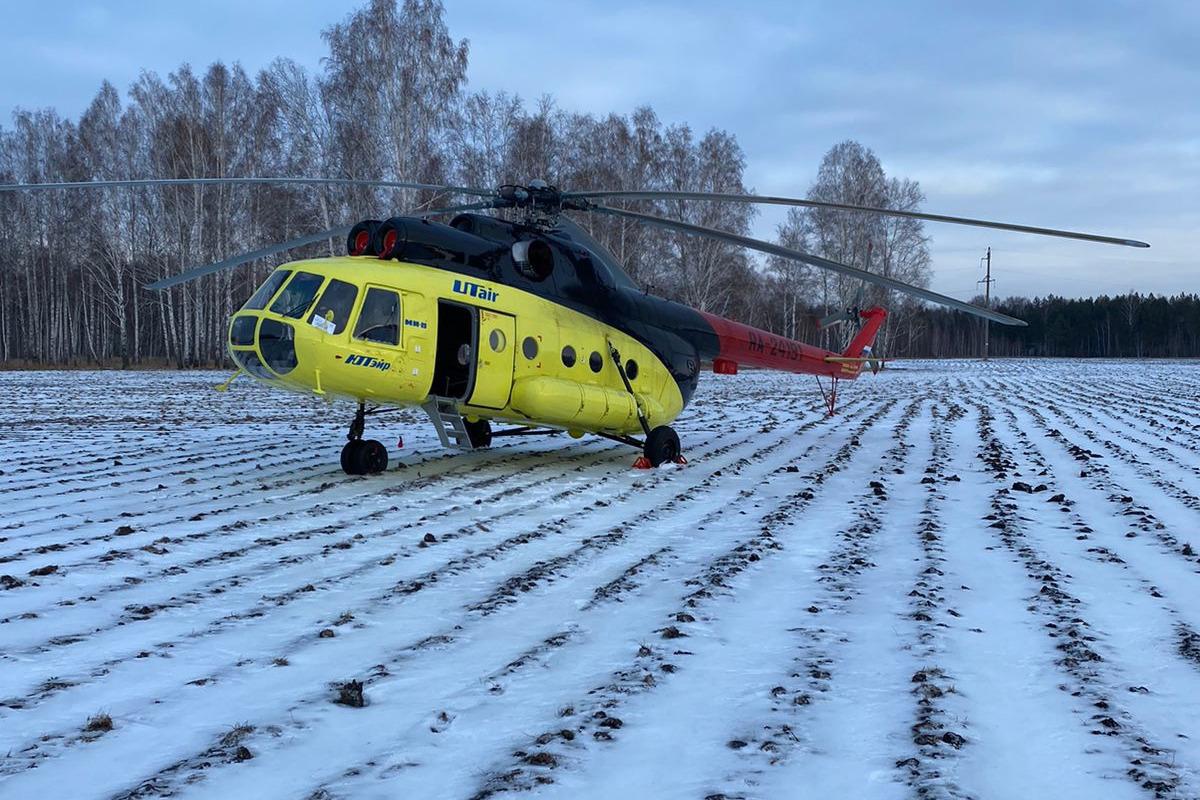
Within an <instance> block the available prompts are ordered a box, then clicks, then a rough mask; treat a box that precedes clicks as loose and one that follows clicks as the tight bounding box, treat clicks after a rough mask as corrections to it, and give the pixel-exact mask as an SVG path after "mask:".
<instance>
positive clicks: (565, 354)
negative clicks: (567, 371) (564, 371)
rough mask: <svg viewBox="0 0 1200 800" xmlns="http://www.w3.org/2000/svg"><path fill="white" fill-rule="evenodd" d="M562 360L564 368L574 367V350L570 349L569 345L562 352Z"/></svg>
mask: <svg viewBox="0 0 1200 800" xmlns="http://www.w3.org/2000/svg"><path fill="white" fill-rule="evenodd" d="M562 360H563V366H564V367H573V366H575V348H574V347H571V345H567V346H566V347H564V348H563V351H562Z"/></svg>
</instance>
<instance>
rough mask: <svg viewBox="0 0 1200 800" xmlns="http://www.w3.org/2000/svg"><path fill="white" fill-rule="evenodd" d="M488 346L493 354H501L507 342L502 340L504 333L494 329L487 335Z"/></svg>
mask: <svg viewBox="0 0 1200 800" xmlns="http://www.w3.org/2000/svg"><path fill="white" fill-rule="evenodd" d="M488 344H489V345H491V347H492V351H493V352H495V353H503V352H504V347H505V345H507V344H508V342H507V341H506V340H505V338H504V331H502V330H500V329H499V328H496V329H495V330H493V331H492V332H491V333H490V334H489V335H488Z"/></svg>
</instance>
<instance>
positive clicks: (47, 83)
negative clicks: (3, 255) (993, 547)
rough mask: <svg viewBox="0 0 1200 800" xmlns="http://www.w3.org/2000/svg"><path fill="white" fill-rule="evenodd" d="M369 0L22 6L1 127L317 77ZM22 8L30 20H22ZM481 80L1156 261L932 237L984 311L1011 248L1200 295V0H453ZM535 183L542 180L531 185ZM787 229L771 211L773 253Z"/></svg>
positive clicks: (945, 273) (1019, 263)
mask: <svg viewBox="0 0 1200 800" xmlns="http://www.w3.org/2000/svg"><path fill="white" fill-rule="evenodd" d="M359 4H360V3H359V2H358V1H357V0H321V1H320V2H316V1H315V0H309V1H307V2H305V0H206V1H205V2H203V3H186V4H185V3H175V2H170V3H163V2H137V1H135V0H110V2H76V1H75V0H59V2H56V3H36V4H35V3H28V2H22V3H19V4H9V5H10V7H8V8H6V10H5V11H4V14H3V18H4V23H5V24H4V30H3V32H0V124H5V125H7V124H8V121H9V119H10V115H11V112H12V110H13V109H14V108H16V107H23V108H36V107H42V106H53V107H55V108H57V109H58V110H59V111H60V112H61V113H63V114H66V115H70V116H72V117H74V116H77V115H78V114H79V113H80V112H81V111H82V110H83V108H84V107H85V106H86V105H87V103H88V101H89V100H90V99H91V97H92V96H93V95H94V93H95V91H96V89H97V87H98V86H99V83H100V81H101V80H102V79H105V78H107V79H108V80H110V81H112V82H113V83H114V84H115V85H116V86H117V87H118V88H121V89H125V88H127V87H128V86H129V85H130V83H132V81H133V80H134V79H135V78H136V76H137V74H138V72H139V71H140V70H142V69H149V70H154V71H157V72H160V73H164V74H165V73H167V72H169V71H171V70H172V69H174V68H175V67H176V66H178V65H179V63H181V62H183V61H187V62H190V63H191V64H193V65H194V66H196V67H197V68H202V67H204V66H206V65H207V64H209V63H211V62H212V61H216V60H221V61H225V62H227V63H230V62H234V61H238V62H241V63H242V65H243V66H244V67H246V68H247V69H248V70H250V71H251V72H253V71H255V70H257V69H258V68H260V67H262V66H264V65H265V64H266V63H267V62H269V61H270V60H271V59H273V58H275V57H276V56H287V57H289V58H293V59H295V60H297V61H300V62H302V63H304V64H306V65H308V66H310V67H312V68H313V69H314V70H315V69H318V68H319V67H320V59H321V56H322V55H323V54H324V45H323V42H322V40H321V36H320V32H321V30H322V29H323V28H324V27H325V26H327V25H328V24H330V23H331V22H334V21H337V20H340V19H341V18H343V17H344V16H345V15H346V14H347V13H349V11H351V10H352V9H353V8H355V7H357V6H358V5H359ZM11 5H18V6H19V7H18V8H15V9H14V8H12V7H11ZM446 5H447V20H448V23H449V26H450V29H451V33H452V34H453V35H454V36H455V37H457V38H467V39H469V40H470V50H471V57H470V71H469V77H470V84H471V88H474V89H481V88H482V89H489V90H496V89H506V90H509V91H512V92H516V93H518V94H520V95H521V96H522V97H524V98H526V99H529V100H532V99H536V98H537V97H538V96H540V95H542V94H545V93H548V94H551V95H554V97H555V98H556V99H557V101H558V104H559V105H560V106H561V107H563V108H567V109H571V110H580V111H591V112H596V113H607V112H609V111H617V112H622V113H628V112H630V111H632V110H633V109H634V108H635V107H636V106H638V105H640V104H646V103H648V104H650V105H652V106H653V107H654V108H655V110H656V111H657V112H658V113H659V115H660V117H661V118H663V119H664V120H665V121H667V122H685V121H686V122H689V123H690V124H691V125H692V126H693V128H694V129H695V130H697V131H698V132H702V131H704V130H707V129H708V128H711V127H719V128H724V129H726V130H729V131H731V132H733V133H735V134H736V135H737V137H738V139H739V141H740V142H741V144H742V147H743V148H744V149H745V151H746V158H747V163H748V184H749V185H750V186H752V187H753V188H755V189H756V190H758V191H760V192H763V193H772V194H797V195H803V193H804V192H805V191H806V190H807V188H808V186H809V184H810V183H811V181H812V179H813V177H814V174H815V172H816V167H817V164H818V163H819V162H820V158H821V155H822V154H823V153H824V152H825V150H827V149H828V148H829V147H830V146H831V145H833V144H834V143H836V142H838V141H840V140H842V139H846V138H853V139H857V140H859V141H861V142H862V143H864V144H865V145H867V146H869V147H871V148H872V149H873V150H874V151H875V152H876V154H877V155H878V156H879V158H880V160H881V161H882V162H883V165H884V169H885V170H886V171H887V172H888V174H889V175H896V176H902V177H909V178H913V179H916V180H918V181H920V183H921V186H922V188H923V189H924V190H925V194H926V195H927V197H928V200H927V203H926V210H929V211H935V212H941V213H949V214H960V215H968V216H980V217H991V218H997V219H1003V220H1007V221H1013V222H1024V223H1030V224H1034V225H1045V226H1049V227H1065V228H1075V229H1082V230H1087V231H1094V232H1099V233H1106V234H1112V235H1118V236H1129V237H1132V238H1138V239H1143V240H1146V241H1149V242H1150V243H1151V244H1152V245H1153V247H1152V248H1151V249H1150V250H1133V249H1127V248H1116V247H1111V246H1105V245H1099V244H1086V243H1078V242H1071V241H1067V240H1059V239H1041V238H1036V237H1028V236H1018V235H1016V234H1006V233H1001V232H991V231H984V230H980V229H975V228H954V227H951V226H945V225H930V226H929V227H928V232H929V233H930V234H931V235H932V236H933V243H932V251H933V257H934V270H935V277H934V283H933V288H935V289H937V290H939V291H944V292H946V293H947V294H951V295H953V296H955V297H960V298H964V299H965V298H969V297H970V296H971V295H973V294H974V293H975V291H976V285H975V281H976V280H977V279H978V278H980V277H982V273H981V271H980V264H979V258H980V256H982V255H983V252H984V250H985V248H986V247H988V246H989V245H990V246H991V247H992V250H993V269H994V274H995V276H996V278H997V282H996V284H995V291H996V292H997V293H998V294H1000V295H1009V294H1026V295H1032V294H1045V293H1048V292H1054V293H1056V294H1062V295H1067V296H1078V295H1089V294H1099V293H1115V292H1122V291H1125V290H1128V289H1131V288H1132V289H1137V290H1140V291H1143V292H1151V291H1153V292H1159V293H1163V292H1165V293H1173V292H1179V291H1190V292H1194V291H1198V290H1200V285H1198V281H1197V279H1196V278H1197V266H1198V265H1200V258H1197V256H1196V244H1197V242H1196V240H1197V235H1196V232H1197V231H1200V3H1198V2H1191V1H1190V0H1180V2H1145V1H1144V0H1143V2H1108V0H1092V1H1091V2H1078V3H1074V2H1054V3H1046V2H1031V3H988V4H983V3H963V2H949V1H948V2H905V3H896V2H888V1H886V0H880V1H879V2H861V3H860V2H844V1H843V2H820V3H818V2H812V3H801V2H779V3H773V2H755V3H732V2H731V3H717V2H706V1H705V0H690V2H646V0H641V1H638V0H631V1H630V2H626V1H625V0H596V1H595V2H569V1H567V0H558V2H540V0H522V2H517V3H508V2H498V0H488V2H481V1H478V0H447V2H446ZM531 177H532V176H531ZM782 217H783V214H782V212H780V211H779V210H777V209H771V208H764V210H763V212H762V214H761V215H760V217H759V219H758V222H757V223H756V231H757V234H758V235H759V236H763V237H768V238H769V237H772V236H773V234H774V228H775V226H776V225H777V224H778V223H779V221H781V219H782Z"/></svg>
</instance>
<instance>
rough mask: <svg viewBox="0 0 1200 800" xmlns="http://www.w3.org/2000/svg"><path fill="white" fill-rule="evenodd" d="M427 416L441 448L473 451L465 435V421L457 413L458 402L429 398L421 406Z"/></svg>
mask: <svg viewBox="0 0 1200 800" xmlns="http://www.w3.org/2000/svg"><path fill="white" fill-rule="evenodd" d="M421 408H423V409H424V410H425V413H426V414H428V415H429V421H430V422H432V423H433V428H434V430H436V431H437V435H438V438H439V439H441V440H442V447H445V448H447V449H453V450H474V449H475V448H474V447H473V446H472V445H471V437H470V435H469V434H468V433H467V426H466V421H465V420H464V419H463V417H462V414H460V413H458V402H457V401H455V400H452V399H450V398H447V397H430V398H429V400H428V401H427V402H425V403H424V404H422V405H421Z"/></svg>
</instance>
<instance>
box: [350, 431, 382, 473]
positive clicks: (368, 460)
mask: <svg viewBox="0 0 1200 800" xmlns="http://www.w3.org/2000/svg"><path fill="white" fill-rule="evenodd" d="M387 464H388V452H387V448H386V447H384V446H383V444H382V443H380V442H377V441H375V440H374V439H365V440H364V439H352V440H351V441H349V442H346V446H345V447H343V448H342V471H343V472H345V473H346V474H347V475H378V474H379V473H380V472H383V471H384V470H385V469H387Z"/></svg>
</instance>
